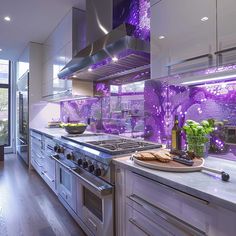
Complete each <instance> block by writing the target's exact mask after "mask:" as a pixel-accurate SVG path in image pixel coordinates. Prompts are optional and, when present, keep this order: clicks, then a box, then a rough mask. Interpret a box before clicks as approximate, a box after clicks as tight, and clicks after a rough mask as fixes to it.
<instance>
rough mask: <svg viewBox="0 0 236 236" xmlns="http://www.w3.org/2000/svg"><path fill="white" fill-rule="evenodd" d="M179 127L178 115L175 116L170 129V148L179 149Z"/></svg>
mask: <svg viewBox="0 0 236 236" xmlns="http://www.w3.org/2000/svg"><path fill="white" fill-rule="evenodd" d="M181 140H182V138H181V128H180V127H179V119H178V116H177V115H176V116H175V123H174V126H173V128H172V130H171V141H172V142H171V150H177V151H181V147H182V145H181Z"/></svg>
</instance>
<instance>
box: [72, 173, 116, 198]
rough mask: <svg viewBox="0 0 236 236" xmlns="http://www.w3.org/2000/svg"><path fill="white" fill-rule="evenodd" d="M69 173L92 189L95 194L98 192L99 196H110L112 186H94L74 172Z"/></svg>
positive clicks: (105, 184)
mask: <svg viewBox="0 0 236 236" xmlns="http://www.w3.org/2000/svg"><path fill="white" fill-rule="evenodd" d="M71 172H72V173H73V174H74V175H76V176H77V177H78V178H79V179H80V180H81V181H82V182H83V183H84V184H85V185H87V186H88V187H90V188H92V189H93V190H95V191H96V192H98V193H99V194H100V195H101V196H106V195H110V194H112V189H113V188H112V186H110V185H108V184H107V183H104V185H102V186H96V185H95V184H94V183H92V182H90V181H89V180H87V179H86V178H84V177H83V176H82V175H80V174H78V173H77V172H75V171H72V170H71Z"/></svg>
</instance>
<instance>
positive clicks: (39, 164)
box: [33, 159, 42, 167]
mask: <svg viewBox="0 0 236 236" xmlns="http://www.w3.org/2000/svg"><path fill="white" fill-rule="evenodd" d="M33 160H34V162H35V163H36V164H37V166H38V167H42V165H40V164H39V163H38V162H37V161H36V160H35V159H33Z"/></svg>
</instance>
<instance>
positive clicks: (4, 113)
mask: <svg viewBox="0 0 236 236" xmlns="http://www.w3.org/2000/svg"><path fill="white" fill-rule="evenodd" d="M9 78H10V62H9V61H8V60H0V145H5V146H10V119H9V117H10V104H11V103H10V83H9V82H10V79H9Z"/></svg>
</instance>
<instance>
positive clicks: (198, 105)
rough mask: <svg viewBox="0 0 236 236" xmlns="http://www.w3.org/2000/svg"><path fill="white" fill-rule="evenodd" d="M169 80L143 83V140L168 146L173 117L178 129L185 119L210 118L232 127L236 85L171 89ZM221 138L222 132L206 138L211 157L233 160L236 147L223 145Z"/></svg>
mask: <svg viewBox="0 0 236 236" xmlns="http://www.w3.org/2000/svg"><path fill="white" fill-rule="evenodd" d="M172 79H173V78H169V79H168V83H167V82H161V81H160V80H158V79H157V80H149V81H146V83H145V91H144V98H145V103H144V107H145V113H146V116H145V135H144V137H145V139H147V140H150V141H154V142H161V143H166V144H167V145H170V142H171V129H172V127H173V123H174V116H175V115H178V117H179V123H180V126H182V125H183V124H184V122H185V121H186V120H188V119H191V120H195V121H197V122H201V121H202V120H206V119H210V118H212V119H216V120H217V121H224V120H227V121H228V124H229V125H233V126H235V125H236V81H230V82H220V83H214V84H203V85H196V86H190V87H187V86H176V85H172V84H171V82H173V81H172ZM223 136H224V135H223V133H222V130H221V131H214V133H213V134H212V135H211V136H210V142H211V144H212V145H213V146H214V150H213V151H212V154H215V155H219V156H220V157H222V156H223V157H224V158H227V159H232V160H236V157H235V156H236V146H234V145H227V144H225V143H224V138H223Z"/></svg>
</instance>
